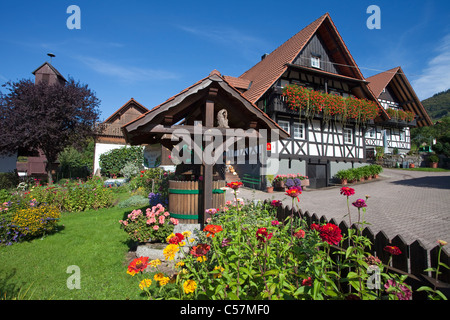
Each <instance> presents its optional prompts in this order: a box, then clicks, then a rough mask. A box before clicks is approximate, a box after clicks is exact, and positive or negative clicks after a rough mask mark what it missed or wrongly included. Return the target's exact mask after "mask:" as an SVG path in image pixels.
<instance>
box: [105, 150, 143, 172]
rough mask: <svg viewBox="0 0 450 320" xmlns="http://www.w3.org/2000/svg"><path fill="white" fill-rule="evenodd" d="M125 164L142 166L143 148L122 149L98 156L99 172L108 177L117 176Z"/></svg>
mask: <svg viewBox="0 0 450 320" xmlns="http://www.w3.org/2000/svg"><path fill="white" fill-rule="evenodd" d="M127 163H134V164H135V165H137V166H142V164H143V163H144V148H143V147H140V146H132V147H123V148H119V149H114V150H110V151H108V152H106V153H103V154H101V155H100V167H101V168H102V170H101V171H102V173H103V174H107V175H109V176H113V175H119V174H120V171H121V170H122V169H123V168H124V167H125V165H126V164H127Z"/></svg>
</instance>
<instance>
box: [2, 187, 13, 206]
mask: <svg viewBox="0 0 450 320" xmlns="http://www.w3.org/2000/svg"><path fill="white" fill-rule="evenodd" d="M9 198H11V194H10V193H9V192H8V190H6V189H1V190H0V203H3V202H6V201H8V200H9Z"/></svg>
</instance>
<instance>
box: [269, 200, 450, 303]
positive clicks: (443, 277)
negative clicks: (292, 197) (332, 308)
mask: <svg viewBox="0 0 450 320" xmlns="http://www.w3.org/2000/svg"><path fill="white" fill-rule="evenodd" d="M291 214H292V209H291V208H289V207H286V206H285V207H278V211H277V218H278V220H280V221H284V219H286V218H287V217H288V216H289V215H291ZM293 214H294V217H300V218H303V219H305V221H306V223H307V225H308V226H310V225H311V224H312V223H319V224H323V223H328V222H329V223H333V224H335V225H338V226H339V228H340V229H341V231H342V233H343V234H348V230H349V226H348V224H347V223H346V222H345V221H342V222H341V223H337V222H336V221H335V220H334V219H330V220H328V219H327V218H326V217H325V216H321V217H320V218H319V217H318V216H317V215H316V214H315V213H314V214H312V215H311V214H310V213H309V212H308V211H305V212H302V211H301V210H300V212H299V211H298V210H296V209H295V208H294V211H293ZM352 228H356V226H355V225H352ZM362 235H363V236H365V237H367V238H368V239H369V240H370V241H371V243H372V246H371V248H370V249H369V248H367V251H368V252H370V253H371V254H372V255H373V256H376V257H378V258H379V259H380V260H381V261H382V263H383V264H384V266H385V267H386V268H388V269H389V272H394V273H398V274H403V275H407V276H408V278H407V280H406V283H407V284H409V285H411V287H412V289H413V292H414V291H415V290H416V289H417V288H419V287H421V286H429V287H431V288H433V287H434V286H435V285H436V288H437V289H439V290H440V291H441V292H442V293H443V294H444V295H446V296H447V298H450V270H448V269H446V268H444V267H442V266H441V267H440V268H439V272H440V273H441V272H442V273H441V274H440V275H439V276H438V281H437V282H436V281H435V279H436V273H435V272H431V271H424V270H425V269H428V268H436V267H437V265H438V253H439V245H437V244H436V247H434V248H433V249H431V250H427V249H425V247H424V246H423V245H422V244H421V243H420V241H419V240H416V241H414V242H413V243H411V244H407V243H406V242H405V241H404V240H403V239H402V237H401V236H400V235H397V236H395V237H394V238H393V239H389V238H388V237H387V236H386V234H385V233H384V232H383V231H379V232H378V233H377V234H374V233H373V232H372V230H370V228H369V227H366V228H364V229H363V231H362ZM349 245H350V244H349V242H348V241H347V242H341V246H340V247H338V246H333V250H345V249H346V248H348V246H349ZM387 245H392V246H397V247H398V248H399V249H400V250H401V252H402V254H401V255H398V256H393V257H392V260H391V262H390V265H387V264H388V262H389V258H390V254H389V253H388V252H386V251H385V250H384V248H385V247H386V246H387ZM440 261H441V262H442V263H445V264H446V265H447V266H450V256H449V254H448V253H447V252H446V251H445V248H444V250H442V251H441V257H440ZM426 296H427V294H426V293H425V292H414V293H413V299H414V300H423V299H426Z"/></svg>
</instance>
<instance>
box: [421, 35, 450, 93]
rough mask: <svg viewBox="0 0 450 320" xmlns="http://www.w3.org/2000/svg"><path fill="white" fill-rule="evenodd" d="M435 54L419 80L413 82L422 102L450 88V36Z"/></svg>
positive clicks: (441, 42)
mask: <svg viewBox="0 0 450 320" xmlns="http://www.w3.org/2000/svg"><path fill="white" fill-rule="evenodd" d="M435 52H436V55H435V56H434V57H433V58H432V59H430V60H429V61H428V63H427V66H426V68H425V69H423V71H422V74H421V75H420V76H419V78H418V79H416V80H414V81H412V85H413V88H414V91H415V92H416V93H417V95H418V97H419V99H420V100H423V99H426V98H429V97H431V96H432V95H434V94H435V93H438V92H441V91H445V90H447V89H449V88H450V34H448V35H446V36H445V37H444V38H443V39H442V40H441V41H440V44H439V46H438V47H437V48H436V50H435Z"/></svg>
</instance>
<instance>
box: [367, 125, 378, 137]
mask: <svg viewBox="0 0 450 320" xmlns="http://www.w3.org/2000/svg"><path fill="white" fill-rule="evenodd" d="M375 137H376V132H375V128H374V127H370V128H368V129H367V131H366V138H372V139H374V138H375Z"/></svg>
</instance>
